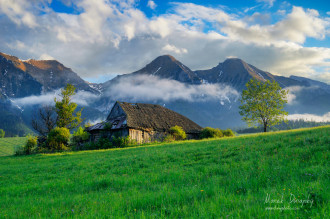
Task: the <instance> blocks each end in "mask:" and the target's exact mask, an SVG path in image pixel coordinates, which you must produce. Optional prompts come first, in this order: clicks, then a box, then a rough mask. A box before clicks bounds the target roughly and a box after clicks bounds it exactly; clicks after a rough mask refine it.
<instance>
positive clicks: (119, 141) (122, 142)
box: [111, 136, 137, 148]
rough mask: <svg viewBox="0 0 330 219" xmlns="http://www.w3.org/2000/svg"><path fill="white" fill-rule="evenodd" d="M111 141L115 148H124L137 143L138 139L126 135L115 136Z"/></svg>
mask: <svg viewBox="0 0 330 219" xmlns="http://www.w3.org/2000/svg"><path fill="white" fill-rule="evenodd" d="M111 141H112V144H113V146H114V147H115V148H124V147H128V146H132V145H136V144H137V142H136V140H133V139H131V137H130V136H126V137H117V136H115V137H113V138H112V139H111Z"/></svg>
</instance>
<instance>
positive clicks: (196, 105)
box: [0, 53, 330, 128]
mask: <svg viewBox="0 0 330 219" xmlns="http://www.w3.org/2000/svg"><path fill="white" fill-rule="evenodd" d="M143 75H146V76H150V77H152V80H150V81H151V82H149V81H148V80H147V81H146V82H142V84H143V83H152V81H155V80H158V78H159V80H162V79H166V80H175V81H178V82H180V83H182V84H183V85H184V86H183V87H189V88H192V87H193V86H195V85H197V86H196V87H199V85H207V84H215V85H216V87H217V84H219V85H220V86H219V87H220V90H217V91H216V92H222V91H221V89H222V88H223V87H222V86H221V84H226V85H229V86H228V87H229V89H231V87H232V88H233V89H235V90H237V91H241V90H243V89H244V88H245V84H246V82H248V80H250V79H251V78H256V79H257V80H259V81H264V80H275V81H277V82H278V83H279V84H280V85H281V86H282V87H290V86H301V87H303V88H304V89H303V91H301V92H300V93H299V92H298V91H295V92H296V93H293V97H294V98H293V100H294V102H293V104H291V105H288V107H287V109H288V110H289V112H290V113H316V114H318V115H322V113H323V114H324V113H325V112H327V110H328V109H329V108H330V101H329V100H330V85H328V84H326V83H323V82H319V81H316V80H312V79H308V78H304V77H298V76H290V77H284V76H277V75H273V74H271V73H269V72H266V71H263V70H260V69H259V68H257V67H255V66H253V65H250V64H248V63H246V62H245V61H243V60H241V59H238V58H229V59H226V60H224V61H223V62H219V63H218V65H216V66H215V67H213V68H210V69H206V70H196V71H193V70H191V69H190V68H189V67H188V66H186V65H184V64H183V63H181V62H180V61H178V60H177V59H176V58H175V57H173V56H171V55H163V56H159V57H156V58H155V59H154V60H152V61H151V62H150V63H148V64H147V65H145V66H144V67H142V68H141V69H140V70H137V71H134V72H132V73H129V74H123V75H118V76H117V77H115V78H113V79H111V80H108V81H106V82H104V83H89V82H87V81H85V80H83V79H82V78H80V76H79V75H78V74H77V73H75V72H73V71H72V69H70V68H68V67H66V66H64V65H63V64H62V63H60V62H58V61H56V60H34V59H29V60H20V59H19V58H17V57H15V56H11V55H7V54H4V53H0V103H2V104H3V105H6V106H8V104H11V105H12V106H13V107H14V108H15V107H16V106H14V105H15V104H13V101H12V100H11V99H12V98H13V100H14V98H22V97H27V96H31V95H33V96H38V95H42V94H46V93H48V92H52V91H55V90H58V89H60V88H62V87H64V86H65V85H66V83H72V84H73V85H75V86H76V88H77V91H87V92H89V93H92V94H95V95H96V96H94V97H93V98H92V99H90V100H89V101H90V102H88V104H87V105H86V106H85V109H84V111H83V114H84V113H85V114H84V117H85V118H87V120H88V119H89V120H92V121H93V120H97V119H101V120H102V119H104V118H105V116H106V114H107V113H108V110H109V109H110V108H111V106H112V104H113V103H114V102H115V101H116V100H118V98H119V97H118V96H116V95H114V94H112V93H111V92H108V91H111V90H110V88H114V87H115V88H116V89H118V85H120V84H121V82H122V80H124V81H125V80H126V79H127V81H128V82H131V83H132V82H133V83H135V82H136V81H137V82H136V83H137V84H138V83H141V80H142V81H143V80H145V79H146V77H140V76H143ZM135 79H138V80H135ZM127 81H126V82H127ZM166 83H168V82H166ZM169 84H171V82H169ZM172 84H173V83H172ZM174 84H175V85H178V84H177V83H174ZM125 86H127V83H126V85H125ZM151 87H152V86H151ZM196 87H193V88H196ZM200 87H203V86H200ZM204 87H205V86H204ZM213 88H214V86H213ZM305 88H306V89H305ZM307 88H308V89H307ZM122 89H126V90H127V91H128V92H130V90H129V87H125V88H122ZM154 89H158V87H156V88H154ZM159 89H161V87H159ZM119 90H120V89H119ZM298 90H299V89H298ZM150 92H153V91H150ZM297 92H298V93H297ZM83 95H85V94H83ZM133 95H134V93H133ZM197 95H200V96H202V97H203V98H204V96H203V95H204V94H203V91H202V92H201V93H198V94H197ZM121 98H124V97H121ZM120 100H121V101H126V102H130V101H131V100H126V99H125V98H124V99H120ZM133 101H134V100H133ZM144 102H145V103H153V104H160V105H164V104H166V107H168V108H169V109H171V110H174V111H176V112H178V113H180V114H182V115H185V116H187V117H189V118H191V119H192V120H193V121H196V122H197V123H199V124H200V125H202V126H212V127H219V128H224V127H227V128H232V127H237V126H241V125H242V124H243V122H242V121H241V118H240V116H239V114H238V106H239V102H238V101H237V99H235V100H234V99H227V100H225V102H224V101H223V100H222V99H221V100H220V99H213V100H205V101H200V102H198V101H196V100H193V101H192V102H191V101H187V100H185V99H178V100H168V101H165V100H160V99H154V100H150V99H149V100H145V101H144ZM37 107H38V106H33V107H32V108H31V107H30V108H28V107H23V108H22V109H19V106H18V107H16V108H17V109H18V110H16V111H15V113H14V115H13V116H15V118H19V121H23V120H24V122H25V124H26V125H29V123H30V120H29V119H30V115H31V113H33V112H34V111H36V109H37ZM4 109H7V111H8V110H9V109H10V107H6V108H4ZM4 115H5V114H4ZM13 118H14V117H13ZM21 118H23V120H22V119H21ZM1 119H2V118H1V115H0V128H4V127H2V126H1ZM3 119H4V118H3ZM3 121H7V120H3Z"/></svg>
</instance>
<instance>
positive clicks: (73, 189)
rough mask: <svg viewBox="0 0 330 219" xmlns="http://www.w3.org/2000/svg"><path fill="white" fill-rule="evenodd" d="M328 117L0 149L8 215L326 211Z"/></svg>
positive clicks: (1, 199) (313, 214) (2, 198)
mask: <svg viewBox="0 0 330 219" xmlns="http://www.w3.org/2000/svg"><path fill="white" fill-rule="evenodd" d="M329 149H330V126H326V127H319V128H311V129H301V130H294V131H284V132H275V133H267V134H254V135H248V136H239V137H234V138H222V139H207V140H199V141H182V142H175V143H167V144H157V145H148V146H142V147H134V148H124V149H110V150H100V151H83V152H66V153H58V154H39V155H31V156H19V157H16V156H6V157H0V218H61V217H64V218H127V217H129V218H168V217H169V218H326V217H328V216H329V215H330V212H329V202H328V200H329V198H330V197H329V196H330V193H329V185H330V179H329V176H330V175H329Z"/></svg>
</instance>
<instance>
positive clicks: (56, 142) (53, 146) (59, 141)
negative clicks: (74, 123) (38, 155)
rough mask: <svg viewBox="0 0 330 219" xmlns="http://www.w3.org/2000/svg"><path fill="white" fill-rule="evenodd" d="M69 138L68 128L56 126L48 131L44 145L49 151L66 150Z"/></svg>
mask: <svg viewBox="0 0 330 219" xmlns="http://www.w3.org/2000/svg"><path fill="white" fill-rule="evenodd" d="M69 138H70V131H69V129H67V128H59V127H56V128H54V129H52V130H51V131H50V132H49V134H48V138H47V141H46V147H47V148H48V149H49V150H51V151H62V150H67V149H68V144H69Z"/></svg>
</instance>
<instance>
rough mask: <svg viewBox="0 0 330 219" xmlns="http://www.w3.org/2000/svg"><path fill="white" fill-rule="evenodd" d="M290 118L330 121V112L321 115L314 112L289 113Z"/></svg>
mask: <svg viewBox="0 0 330 219" xmlns="http://www.w3.org/2000/svg"><path fill="white" fill-rule="evenodd" d="M287 118H288V120H304V121H313V122H330V112H328V113H326V114H324V115H322V116H319V115H314V114H308V113H305V114H291V115H288V117H287Z"/></svg>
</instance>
